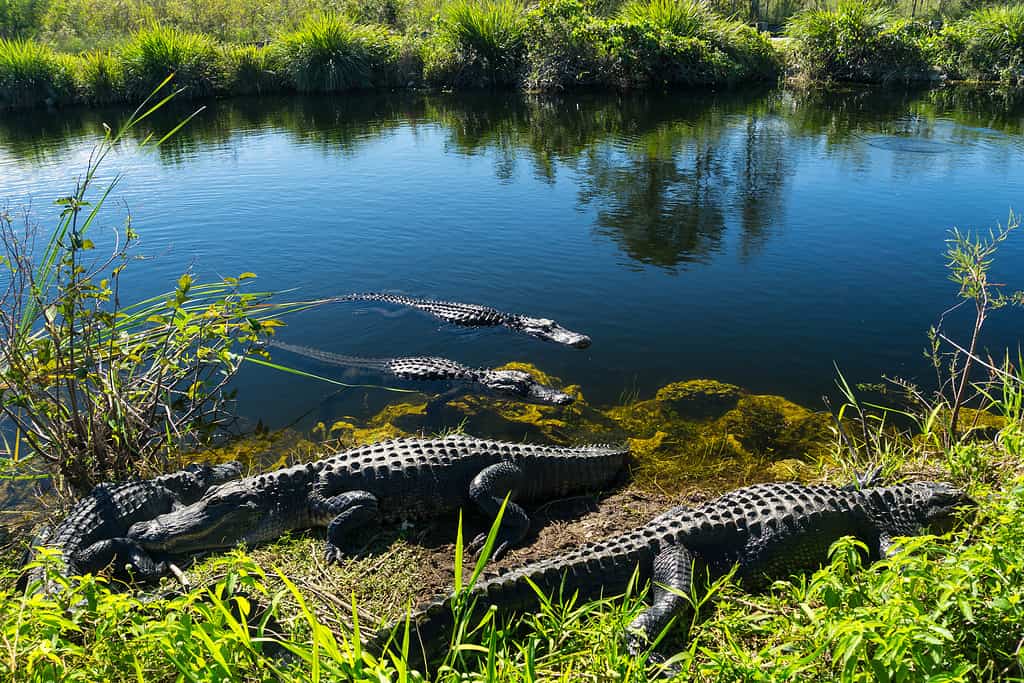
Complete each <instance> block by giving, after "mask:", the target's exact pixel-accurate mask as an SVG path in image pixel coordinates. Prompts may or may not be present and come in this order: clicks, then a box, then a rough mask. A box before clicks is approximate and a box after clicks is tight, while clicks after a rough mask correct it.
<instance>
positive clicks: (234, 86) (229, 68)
mask: <svg viewBox="0 0 1024 683" xmlns="http://www.w3.org/2000/svg"><path fill="white" fill-rule="evenodd" d="M223 59H224V66H225V79H226V80H225V85H226V87H227V90H228V91H229V92H231V93H232V94H237V95H261V94H264V93H273V92H278V91H280V90H281V85H282V79H283V78H284V74H283V73H282V70H281V66H280V64H279V62H278V59H277V57H276V55H275V54H274V52H273V51H272V50H271V49H270V48H266V47H257V46H255V45H237V46H233V47H225V48H224V51H223Z"/></svg>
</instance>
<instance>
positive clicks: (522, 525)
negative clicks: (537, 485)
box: [468, 462, 530, 560]
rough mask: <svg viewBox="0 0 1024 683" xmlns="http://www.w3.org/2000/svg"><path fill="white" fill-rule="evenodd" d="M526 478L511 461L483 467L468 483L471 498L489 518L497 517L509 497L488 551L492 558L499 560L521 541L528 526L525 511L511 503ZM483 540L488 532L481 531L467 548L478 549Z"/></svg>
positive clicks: (528, 519)
mask: <svg viewBox="0 0 1024 683" xmlns="http://www.w3.org/2000/svg"><path fill="white" fill-rule="evenodd" d="M525 480H526V474H525V473H524V472H523V471H522V470H521V469H520V468H519V467H518V466H516V465H514V464H512V463H510V462H499V463H497V464H494V465H491V466H490V467H485V468H484V469H483V470H481V471H480V473H479V474H477V475H476V476H475V477H473V481H471V482H470V484H469V497H470V499H471V500H472V501H473V502H474V503H476V504H477V506H479V508H480V510H482V511H483V513H484V514H485V515H487V516H488V517H490V518H492V519H493V518H496V517H497V516H498V511H499V510H500V509H501V504H502V503H504V502H505V496H506V495H507V496H508V499H509V500H508V504H507V505H505V514H504V515H502V518H501V527H500V528H499V529H498V535H497V537H496V538H495V542H494V550H493V551H492V552H491V559H492V560H500V559H501V558H502V556H503V555H504V554H505V553H506V552H508V550H509V548H511V547H512V546H514V545H516V544H518V543H519V542H520V541H522V540H523V537H524V536H526V532H527V531H528V530H529V529H530V518H529V517H528V516H527V514H526V511H525V510H523V508H521V507H520V506H519V505H517V504H516V503H514V502H512V501H513V500H515V497H516V493H517V492H518V491H519V489H521V488H522V486H523V484H524V483H525ZM486 541H487V534H480V535H479V536H477V537H476V538H474V539H473V542H472V543H470V544H469V547H468V549H469V551H470V552H471V553H476V552H478V551H480V550H481V549H482V548H483V547H484V543H485V542H486Z"/></svg>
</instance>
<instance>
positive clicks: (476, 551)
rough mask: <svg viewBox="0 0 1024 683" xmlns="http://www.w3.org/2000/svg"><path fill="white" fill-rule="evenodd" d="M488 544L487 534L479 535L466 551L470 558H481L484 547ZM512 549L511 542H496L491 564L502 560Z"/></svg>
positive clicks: (490, 558) (492, 551)
mask: <svg viewBox="0 0 1024 683" xmlns="http://www.w3.org/2000/svg"><path fill="white" fill-rule="evenodd" d="M486 543H487V534H478V535H477V537H476V538H474V539H473V540H472V541H470V543H469V545H467V546H466V551H467V552H468V553H469V555H470V556H472V557H474V558H479V557H480V553H481V551H483V549H484V545H485V544H486ZM511 547H512V543H511V542H510V541H502V540H500V539H499V540H496V541H495V545H494V548H493V549H492V550H491V555H490V557H489V558H488V559H489V560H490V561H491V562H495V561H497V560H500V559H501V558H503V557H504V556H505V553H507V552H508V551H509V548H511Z"/></svg>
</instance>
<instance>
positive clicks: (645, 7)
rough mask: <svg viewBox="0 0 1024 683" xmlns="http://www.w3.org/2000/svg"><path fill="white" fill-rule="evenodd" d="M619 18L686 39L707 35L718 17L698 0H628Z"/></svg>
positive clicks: (620, 11)
mask: <svg viewBox="0 0 1024 683" xmlns="http://www.w3.org/2000/svg"><path fill="white" fill-rule="evenodd" d="M619 16H620V17H621V18H622V19H624V20H626V21H632V22H635V23H638V24H648V25H651V26H656V27H658V28H660V29H662V30H665V31H668V32H669V33H672V34H674V35H677V36H685V37H688V38H700V37H702V36H706V35H708V33H709V31H710V29H712V27H713V24H714V22H715V19H716V18H717V17H716V16H715V15H714V14H713V13H712V12H711V11H710V10H709V9H708V7H707V5H705V4H704V3H703V2H701V1H700V0H628V2H626V3H625V4H623V5H622V8H621V9H620V10H619Z"/></svg>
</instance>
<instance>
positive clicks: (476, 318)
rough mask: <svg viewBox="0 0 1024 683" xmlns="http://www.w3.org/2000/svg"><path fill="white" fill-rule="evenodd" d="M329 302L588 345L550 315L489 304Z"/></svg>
mask: <svg viewBox="0 0 1024 683" xmlns="http://www.w3.org/2000/svg"><path fill="white" fill-rule="evenodd" d="M326 301H329V302H341V301H383V302H385V303H389V304H397V305H399V306H409V307H412V308H416V309H419V310H421V311H424V312H426V313H429V314H430V315H432V316H434V317H435V318H439V319H441V320H443V321H445V322H447V323H452V324H453V325H460V326H462V327H497V326H499V325H500V326H503V327H507V328H509V329H511V330H515V331H516V332H522V333H523V334H527V335H529V336H531V337H536V338H537V339H543V340H544V341H549V342H555V343H556V344H565V345H566V346H572V347H574V348H577V349H585V348H587V347H588V346H590V337H588V336H587V335H585V334H581V333H579V332H573V331H572V330H568V329H566V328H564V327H562V326H561V325H559V324H558V323H557V322H555V321H554V320H551V319H550V318H534V317H532V316H528V315H519V314H518V313H505V312H504V311H499V310H497V309H496V308H491V307H490V306H481V305H479V304H464V303H458V302H455V301H440V300H437V299H417V298H414V297H410V296H402V295H401V294H385V293H382V292H363V293H357V294H347V295H345V296H340V297H334V298H332V299H327V300H326Z"/></svg>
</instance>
